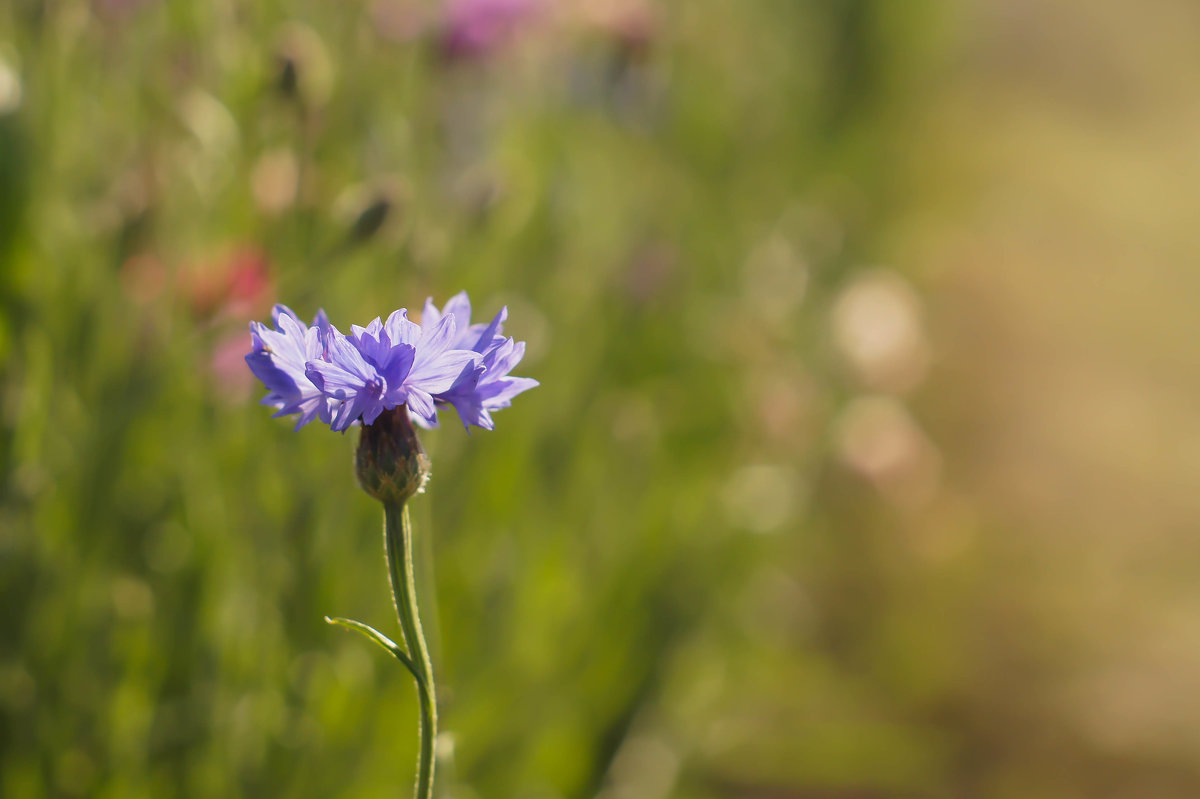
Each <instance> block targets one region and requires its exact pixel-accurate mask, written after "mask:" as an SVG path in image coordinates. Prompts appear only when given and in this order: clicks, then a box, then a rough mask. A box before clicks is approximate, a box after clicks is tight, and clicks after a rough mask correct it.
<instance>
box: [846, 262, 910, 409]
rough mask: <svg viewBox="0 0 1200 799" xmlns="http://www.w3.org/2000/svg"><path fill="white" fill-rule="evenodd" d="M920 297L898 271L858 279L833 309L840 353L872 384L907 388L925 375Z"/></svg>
mask: <svg viewBox="0 0 1200 799" xmlns="http://www.w3.org/2000/svg"><path fill="white" fill-rule="evenodd" d="M921 316H922V310H921V300H920V298H919V297H918V296H917V293H916V292H915V291H913V289H912V287H911V286H909V284H908V283H907V282H906V281H905V280H904V279H903V278H902V277H900V276H899V275H897V274H895V273H894V272H887V271H882V270H879V271H873V272H868V273H866V274H864V275H861V276H859V277H858V278H856V279H855V280H854V281H853V282H852V283H851V284H850V285H849V286H848V287H847V288H846V289H845V290H844V291H843V292H842V293H841V295H840V296H839V297H838V298H837V300H836V302H835V303H834V308H833V337H834V342H835V344H836V346H837V348H838V350H839V351H840V353H841V355H842V356H843V357H844V358H845V359H846V361H847V362H848V363H849V365H850V367H851V368H852V369H853V370H854V372H855V374H856V375H857V376H858V378H859V380H861V381H862V383H863V384H864V385H866V386H867V387H868V388H872V389H876V390H881V391H889V392H896V393H900V392H904V391H907V390H909V389H911V388H913V387H914V386H916V385H917V384H919V383H920V382H921V380H922V379H924V377H925V374H926V372H927V371H928V369H929V360H930V348H929V342H928V339H927V338H926V335H925V330H924V327H923V325H922V320H921Z"/></svg>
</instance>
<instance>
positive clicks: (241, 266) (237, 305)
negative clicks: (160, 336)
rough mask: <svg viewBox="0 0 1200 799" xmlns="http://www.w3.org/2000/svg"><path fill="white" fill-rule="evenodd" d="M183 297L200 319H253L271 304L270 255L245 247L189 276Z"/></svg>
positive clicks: (184, 282)
mask: <svg viewBox="0 0 1200 799" xmlns="http://www.w3.org/2000/svg"><path fill="white" fill-rule="evenodd" d="M182 294H183V296H184V299H185V300H186V301H187V303H188V305H190V306H191V309H192V313H193V314H194V315H195V316H196V317H198V318H210V317H217V316H226V317H234V318H238V319H250V318H251V317H253V316H255V315H256V314H257V313H258V312H259V311H260V310H262V309H264V308H266V307H267V306H269V305H270V303H271V297H272V282H271V268H270V263H269V261H268V260H267V255H266V253H264V252H263V251H262V250H260V249H258V248H257V247H254V246H243V247H241V248H239V249H237V250H235V251H234V252H233V253H232V254H231V255H229V256H227V257H224V258H221V259H218V260H217V261H215V262H210V263H206V264H203V265H202V266H200V267H199V268H196V269H194V270H192V271H191V272H190V273H188V274H185V276H184V280H183V284H182Z"/></svg>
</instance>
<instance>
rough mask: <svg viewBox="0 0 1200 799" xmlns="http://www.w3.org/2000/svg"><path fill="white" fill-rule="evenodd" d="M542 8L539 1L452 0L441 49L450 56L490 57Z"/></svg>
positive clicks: (448, 8)
mask: <svg viewBox="0 0 1200 799" xmlns="http://www.w3.org/2000/svg"><path fill="white" fill-rule="evenodd" d="M540 11H541V4H540V3H538V2H537V0H449V2H448V3H447V4H446V11H445V17H444V22H443V25H444V27H443V29H442V52H443V54H444V55H445V56H446V57H447V58H450V59H470V58H479V57H484V56H487V55H489V54H491V53H493V52H495V51H496V50H497V49H498V48H500V47H502V46H503V45H504V44H506V43H507V42H508V40H509V39H511V38H512V36H513V34H514V33H516V32H517V31H518V30H519V29H520V28H521V27H523V26H526V25H528V24H529V23H531V22H532V21H533V20H534V19H535V18H536V17H537V16H538V15H539V12H540Z"/></svg>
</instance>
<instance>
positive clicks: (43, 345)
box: [0, 0, 1103, 799]
mask: <svg viewBox="0 0 1200 799" xmlns="http://www.w3.org/2000/svg"><path fill="white" fill-rule="evenodd" d="M597 9H601V10H602V11H603V13H600V12H598V11H597ZM439 15H440V10H439V8H438V7H436V6H434V5H422V4H419V3H410V2H405V1H404V0H378V1H377V2H373V3H366V2H343V3H316V2H299V3H290V4H285V3H277V2H265V3H245V4H235V3H224V2H217V3H208V2H195V1H194V0H187V1H186V2H183V1H180V2H155V1H154V0H97V2H95V3H91V4H89V3H84V2H52V3H42V2H23V1H22V0H14V1H13V2H10V3H8V4H6V5H3V6H0V66H3V70H4V72H5V74H6V75H7V76H8V78H10V79H12V80H18V81H19V84H18V88H19V98H18V101H16V102H13V103H11V104H10V106H9V107H4V110H3V111H0V381H2V385H0V391H2V396H0V400H2V402H0V487H2V493H0V552H2V555H0V602H2V607H3V609H4V611H5V616H6V623H5V624H4V625H3V627H2V628H0V795H3V796H8V797H26V796H89V797H114V798H115V797H122V798H124V797H162V796H181V797H182V796H197V797H209V796H212V797H216V796H221V797H225V796H286V797H310V796H311V797H330V796H336V797H348V798H353V797H383V796H396V795H406V793H407V791H408V790H409V787H408V786H409V785H410V784H411V776H412V770H413V764H414V759H415V747H416V734H415V732H416V700H415V695H414V691H413V688H412V685H411V680H410V679H409V678H408V676H407V675H406V674H405V673H404V671H403V669H400V668H399V667H397V666H396V664H394V663H391V662H388V660H387V658H386V657H385V656H383V655H382V654H381V653H380V652H378V651H377V650H376V649H375V648H373V647H370V646H368V645H367V644H366V643H365V642H364V641H362V640H360V639H359V638H358V637H356V636H350V635H347V634H345V633H343V632H341V631H339V630H336V629H334V628H331V627H328V626H326V625H325V624H324V623H323V621H322V617H323V615H325V614H336V615H343V616H350V617H354V618H360V619H363V620H364V621H367V622H369V623H372V624H375V625H376V626H378V627H379V628H380V629H382V630H385V631H387V630H390V629H391V627H390V624H389V619H390V607H389V599H388V596H389V595H388V589H387V585H386V575H385V569H384V564H383V560H382V542H381V535H380V525H381V519H380V515H381V514H380V512H379V508H378V507H377V506H376V505H375V504H374V503H373V502H372V501H371V500H369V499H368V498H367V497H366V496H365V495H364V494H362V493H361V492H360V491H359V490H358V488H357V487H356V486H355V484H354V478H353V473H352V468H351V462H352V452H353V447H354V443H355V437H356V436H355V434H353V433H351V434H349V435H346V436H344V437H342V436H337V435H333V434H330V433H329V432H328V431H324V430H322V429H320V428H319V427H318V426H312V427H310V428H306V429H304V430H302V431H301V432H299V433H298V434H294V433H292V432H291V431H290V425H288V424H287V423H286V422H282V421H276V420H271V419H270V418H269V414H268V413H267V411H266V409H264V408H262V407H259V406H258V405H257V404H256V400H257V398H258V395H259V388H258V387H255V386H253V385H252V384H251V382H250V379H249V377H250V376H249V374H248V372H247V370H246V369H245V368H244V365H243V364H242V363H241V360H240V358H241V355H242V354H243V353H244V352H245V351H246V349H247V347H248V334H247V333H246V324H247V321H248V320H249V319H251V318H259V319H263V318H266V316H267V314H268V312H269V307H270V304H271V303H272V302H284V303H286V304H288V305H289V306H291V307H293V308H294V309H296V310H297V311H298V312H299V313H300V314H301V316H305V317H309V316H311V315H312V314H313V313H314V312H315V311H316V309H317V308H318V307H324V308H325V309H326V310H327V311H328V312H329V314H330V316H331V317H332V318H333V320H334V321H335V323H337V324H339V325H340V326H341V327H343V328H345V327H347V326H348V325H349V323H351V322H357V323H365V322H366V321H367V320H369V319H370V318H372V317H374V316H376V315H378V314H386V313H387V312H388V311H390V310H392V309H393V308H395V307H398V306H402V305H407V306H409V307H412V308H419V307H420V304H421V302H422V301H423V300H424V298H425V297H426V296H427V295H433V296H434V297H435V298H437V299H438V300H439V301H441V300H444V299H445V298H446V297H448V296H449V295H450V294H452V293H454V292H456V291H458V290H460V289H463V288H466V289H467V290H469V291H470V293H471V296H472V298H473V300H474V301H475V304H476V308H478V309H479V311H480V312H481V313H483V314H489V315H490V314H491V313H494V311H495V310H496V309H497V308H498V307H499V306H500V305H501V304H505V303H507V304H508V305H509V307H510V319H511V323H510V325H509V328H508V331H509V332H510V333H511V334H512V335H515V336H516V337H517V338H523V339H527V340H528V341H529V355H528V357H527V359H526V362H525V363H524V364H523V365H522V368H521V369H519V370H518V373H519V374H523V375H529V376H533V377H536V378H538V379H539V380H540V381H541V382H542V386H541V387H540V388H538V389H536V390H535V391H532V392H530V393H529V394H527V395H525V396H522V397H521V398H520V399H519V400H518V401H517V403H516V404H515V406H514V407H513V408H512V409H510V410H506V411H504V412H503V413H501V414H500V415H499V416H498V418H497V430H496V431H495V432H493V433H479V432H473V433H471V434H470V435H468V434H466V433H464V432H463V430H461V429H460V428H459V426H458V424H457V420H455V419H454V417H453V414H449V415H448V417H447V419H446V421H445V423H444V425H443V428H442V429H440V430H438V431H434V432H431V433H428V434H425V436H424V440H425V444H426V447H427V449H429V451H430V454H431V456H432V458H433V464H434V477H433V480H432V483H431V486H430V490H429V493H428V495H427V496H425V497H422V498H418V499H417V500H416V501H415V503H414V514H415V523H416V527H417V535H418V538H419V539H420V541H421V545H422V546H424V547H425V548H426V550H427V551H426V553H425V557H426V560H427V562H430V563H432V564H433V567H432V569H431V570H430V571H429V572H428V573H427V574H426V575H425V577H424V579H425V585H424V586H423V589H424V595H425V597H426V599H425V606H426V610H425V613H426V615H427V616H429V617H430V622H431V623H430V625H429V626H430V627H433V628H434V629H435V632H434V637H435V642H434V659H435V664H436V667H437V669H438V671H439V673H440V680H441V688H440V692H441V697H442V699H443V702H444V706H443V725H444V729H445V730H446V732H447V734H446V736H445V737H444V738H443V739H442V742H441V744H442V745H441V751H442V763H441V766H440V769H441V772H440V780H441V785H440V788H439V790H440V792H441V794H442V795H443V796H446V797H464V798H469V797H530V798H532V799H536V798H538V797H543V798H544V799H552V798H553V797H572V798H575V797H579V798H582V797H593V796H604V797H606V798H607V799H618V798H620V799H624V798H628V799H633V798H634V797H639V798H642V797H645V798H647V799H653V798H654V797H665V796H677V797H689V798H691V799H706V798H708V797H722V796H740V797H764V798H765V797H908V796H947V797H949V796H1033V795H1034V794H1033V793H1030V792H1028V790H1027V789H1028V786H1029V785H1030V784H1037V785H1044V786H1050V787H1049V788H1046V789H1045V790H1044V792H1043V793H1041V794H1038V795H1042V796H1074V795H1081V796H1082V795H1089V794H1087V793H1079V794H1074V793H1066V792H1061V791H1060V792H1056V789H1055V788H1054V786H1055V785H1056V784H1057V783H1055V782H1054V780H1053V779H1049V778H1048V779H1047V780H1045V781H1042V780H1041V779H1040V778H1039V777H1038V776H1037V774H1035V775H1034V776H1033V777H1028V776H1025V777H1020V778H1012V779H1011V780H1010V779H1009V777H1008V776H1006V773H1005V772H1004V770H1003V769H1004V767H1005V763H1006V762H1007V761H1006V760H1005V757H1004V756H1003V754H997V753H998V752H1000V753H1002V752H1003V751H1005V749H1006V747H1012V746H1014V745H1015V744H1014V743H1013V742H1014V741H1018V740H1020V739H1021V738H1022V737H1023V736H1024V735H1025V734H1026V733H1025V731H1023V730H1022V729H1021V726H1020V719H1019V718H1018V717H1014V721H1013V723H1012V724H1008V725H1006V724H1005V723H1004V722H1003V721H1001V722H1000V723H998V724H995V723H993V721H994V720H995V719H998V718H999V719H1004V718H1005V716H1004V713H1005V707H1006V702H1007V697H1008V696H1010V695H1011V694H1012V693H1014V692H1016V691H1019V690H1020V685H1019V682H1018V678H1016V677H1011V676H1010V674H1009V667H1010V666H1012V664H1010V663H1007V662H1005V661H1003V660H1002V659H1001V660H996V659H995V658H994V657H993V656H994V654H995V651H996V649H997V648H1001V649H1002V648H1003V641H1002V640H1001V641H1000V643H998V644H996V645H995V647H992V646H989V641H990V640H993V638H994V636H996V635H997V634H998V633H997V630H999V635H1000V636H1001V639H1002V637H1003V633H1004V630H1005V629H1007V628H1006V627H1005V620H1006V619H1007V618H1008V616H1007V615H1006V609H1005V607H1003V606H1002V605H1003V603H1002V602H1001V603H1000V605H1001V606H999V607H993V606H992V603H993V602H996V601H997V597H996V595H994V594H991V593H988V591H987V590H986V589H983V588H980V587H979V586H978V584H977V583H976V582H975V581H974V575H975V574H976V570H977V569H978V567H979V563H980V562H981V561H982V560H985V559H986V558H987V557H989V553H988V552H986V551H983V552H980V551H974V550H961V549H956V548H955V544H954V541H955V540H956V539H955V538H954V533H953V531H954V530H958V529H960V528H962V527H964V526H966V527H970V526H971V525H972V524H975V522H974V521H973V518H972V517H971V515H970V513H969V512H967V511H962V509H961V508H960V506H958V505H955V504H954V503H953V502H949V503H945V504H942V505H938V506H937V507H938V508H939V509H940V510H939V511H938V512H937V513H934V514H930V515H926V516H925V517H923V519H922V520H921V522H920V525H917V524H916V523H914V522H912V521H911V518H910V517H906V516H904V514H903V513H900V515H899V516H900V521H896V516H895V515H896V514H897V513H898V511H897V510H896V507H897V505H896V504H895V502H898V503H899V506H900V507H904V506H905V502H906V501H907V500H906V497H907V496H908V494H909V493H915V494H920V493H921V491H922V490H923V489H922V488H921V487H920V486H917V487H916V488H913V487H912V486H911V485H909V484H908V483H906V482H905V481H904V480H905V479H907V478H905V476H904V475H901V478H902V479H901V480H900V482H899V483H898V484H894V485H893V484H892V483H890V482H888V481H889V480H890V479H891V478H890V477H889V476H888V474H883V477H882V478H881V479H882V480H883V487H884V488H885V489H887V490H886V491H884V494H887V491H891V492H892V494H891V496H892V500H894V501H895V502H893V501H891V500H888V499H887V498H886V497H884V498H881V497H880V496H879V492H878V491H876V490H875V487H872V485H870V482H871V481H870V480H864V479H862V477H861V476H855V475H854V474H853V469H846V468H845V467H844V464H840V463H839V461H838V459H839V457H840V456H839V454H838V453H839V451H841V450H839V447H841V448H842V449H846V450H847V451H848V452H849V456H848V458H849V461H850V463H851V465H853V463H854V462H855V452H857V450H856V449H855V446H854V442H855V441H857V440H858V439H856V438H854V436H853V435H851V436H850V437H849V439H847V436H846V434H845V424H844V422H845V418H846V417H845V416H844V414H843V411H844V409H845V408H846V406H847V405H848V404H851V403H852V402H853V400H854V398H855V396H856V395H857V393H858V392H859V391H860V390H861V389H862V386H860V385H858V384H857V383H855V380H854V379H853V378H852V377H851V376H850V374H849V373H848V371H847V369H846V368H845V365H844V364H843V363H842V362H841V361H839V360H838V358H837V357H835V352H834V351H835V349H836V347H835V346H834V343H833V342H831V334H830V332H829V331H830V323H831V318H834V317H836V314H837V310H836V308H837V298H838V297H840V296H842V292H843V290H844V289H845V287H846V285H847V284H848V283H849V282H850V281H851V280H852V279H854V278H855V276H856V275H858V273H859V270H860V269H861V267H862V266H863V265H864V264H873V263H876V262H880V261H886V260H888V258H889V256H890V254H891V252H892V250H891V249H890V247H892V246H893V245H894V243H895V240H896V237H897V236H898V235H899V231H898V229H897V227H896V219H897V218H898V217H899V216H900V215H901V214H902V213H903V212H904V211H905V209H907V208H908V207H909V206H910V205H911V204H912V202H913V200H912V197H913V195H914V194H915V193H917V192H919V191H921V180H922V175H921V174H919V170H918V166H917V165H916V164H915V163H914V161H913V159H912V158H911V156H910V155H909V153H910V152H911V150H912V148H913V146H914V143H915V141H916V139H917V137H918V136H919V135H920V133H921V128H920V127H919V126H918V125H916V124H914V119H917V118H919V117H920V115H921V113H922V110H923V109H924V107H925V106H924V104H925V103H926V102H927V101H928V92H927V91H926V89H927V86H928V83H929V81H930V80H931V79H932V78H931V76H932V75H933V74H934V73H935V72H936V71H937V70H938V69H939V68H940V67H941V66H942V64H943V60H944V58H945V57H946V53H947V52H948V48H949V43H948V37H949V34H948V30H949V27H950V26H949V20H950V14H949V11H948V8H947V7H944V6H943V4H942V3H940V2H937V1H936V0H922V2H917V3H905V4H890V3H886V2H882V0H874V1H871V0H844V1H843V2H835V3H816V2H793V3H778V2H769V1H768V0H756V1H754V2H740V3H718V2H715V0H692V1H691V2H671V3H663V4H661V5H655V6H642V5H641V4H638V3H609V4H601V5H596V6H590V5H589V4H585V3H581V4H560V5H559V6H556V7H555V10H554V12H553V13H550V12H546V13H542V14H530V15H529V16H528V17H526V18H524V19H523V20H522V21H520V22H519V24H517V25H516V26H515V28H514V30H511V31H509V32H508V35H507V36H504V37H501V38H500V39H498V40H497V41H496V42H495V43H494V45H493V46H492V47H491V49H489V50H487V51H486V52H480V53H475V54H473V55H472V54H462V53H458V54H456V53H454V52H451V51H449V50H448V49H447V48H446V47H444V46H442V44H441V43H442V42H444V36H445V34H444V31H443V30H442V29H441V27H439V26H440V25H441V22H440V20H441V19H442V17H441V16H439ZM3 77H4V75H0V78H3ZM5 85H6V84H4V81H3V80H0V107H3V98H4V97H5V94H4V91H3V88H4V86H5ZM10 88H11V87H10ZM897 279H899V278H897ZM886 285H889V286H890V285H891V284H886ZM905 285H906V284H905ZM889 290H890V289H889ZM905 290H906V291H911V290H910V289H905ZM889 296H890V295H889ZM902 296H908V295H906V294H902ZM868 382H869V381H868ZM900 382H901V383H903V380H901V381H900ZM868 388H872V387H871V386H868ZM874 388H875V389H878V390H879V391H880V392H881V393H882V394H886V395H888V396H892V395H896V396H899V395H901V394H903V393H904V391H905V390H907V389H903V390H902V389H895V390H893V388H892V387H890V386H889V385H888V381H887V379H884V381H883V385H882V387H879V386H875V387H874ZM889 403H890V404H889ZM900 403H901V400H899V399H896V400H894V401H893V400H887V401H886V403H885V404H883V405H860V406H856V407H858V408H859V410H861V411H862V413H861V414H859V415H857V416H853V418H855V419H866V420H867V421H868V422H870V423H874V422H875V421H879V420H882V421H879V424H881V425H883V426H884V427H885V428H886V431H892V430H895V429H899V430H900V431H901V435H902V436H903V434H905V433H904V431H905V430H907V428H905V427H904V426H903V424H900V425H899V427H897V426H896V425H892V426H890V427H889V426H888V425H889V424H891V422H893V421H895V420H896V419H897V418H900V419H901V421H903V418H904V417H903V416H899V417H898V416H897V415H896V414H899V413H902V411H900V410H896V409H897V408H900V407H901V405H900ZM888 414H892V415H890V416H889V415H888ZM835 420H842V422H843V424H842V426H841V427H839V426H838V424H835ZM870 423H868V424H865V426H862V425H860V426H859V427H854V429H855V430H858V429H859V428H860V427H862V428H863V429H866V430H868V432H869V431H870V430H873V429H874V428H872V427H871V424H870ZM839 431H841V432H839ZM886 431H885V432H886ZM847 440H849V441H850V443H849V444H846V441H847ZM889 440H890V439H889ZM903 440H904V441H908V439H903ZM868 449H869V448H868ZM843 454H844V453H843ZM864 457H865V459H866V460H865V465H864V466H863V467H862V469H860V471H863V470H865V472H866V473H868V476H869V475H870V474H873V472H872V468H873V467H872V465H871V464H872V463H873V461H872V460H871V454H870V451H868V453H867V454H866V455H865V456H864ZM860 460H861V459H860ZM884 467H887V464H886V463H885V464H884ZM884 472H886V468H884ZM876 476H877V477H878V476H879V475H876ZM918 477H919V475H918ZM918 482H919V481H918ZM960 511H961V512H960ZM904 519H910V520H909V521H904ZM918 526H919V527H920V528H921V529H920V530H917V529H915V528H917V527H918ZM947 542H949V543H947ZM434 597H436V601H434ZM981 614H983V615H981ZM983 617H986V618H988V619H991V620H992V621H993V622H995V623H994V624H991V625H980V619H981V618H983ZM434 619H436V623H434ZM1012 667H1013V669H1015V671H1014V672H1013V673H1014V674H1019V671H1020V664H1017V665H1015V666H1012ZM1089 763H1091V761H1089V760H1087V759H1086V758H1084V759H1083V760H1081V761H1077V762H1076V764H1075V765H1076V766H1077V767H1078V768H1080V769H1081V770H1086V767H1087V766H1088V764H1089ZM1081 764H1082V765H1081ZM1047 768H1048V769H1051V770H1052V768H1053V766H1052V765H1051V766H1047ZM1047 773H1050V771H1047ZM1098 774H1099V776H1098V777H1097V779H1102V777H1103V773H1102V772H1098ZM1083 784H1087V783H1086V781H1085V782H1084V783H1083ZM1064 790H1065V789H1064ZM1081 790H1082V789H1081Z"/></svg>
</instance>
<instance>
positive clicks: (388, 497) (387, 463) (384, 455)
mask: <svg viewBox="0 0 1200 799" xmlns="http://www.w3.org/2000/svg"><path fill="white" fill-rule="evenodd" d="M354 463H355V471H356V473H357V474H358V484H359V485H361V486H362V487H363V491H366V492H367V493H368V494H370V495H371V496H373V497H375V499H377V500H379V501H380V502H383V503H385V504H395V505H402V504H404V503H405V502H406V501H407V500H408V498H409V497H411V496H412V495H413V494H417V493H420V492H421V491H422V490H424V488H425V481H426V480H428V479H429V458H428V457H427V456H426V455H425V451H424V450H423V449H421V441H420V440H419V439H418V438H417V431H416V430H414V429H413V426H412V421H411V420H410V419H409V418H408V408H406V407H405V406H403V405H401V406H399V407H398V408H393V409H391V410H390V411H384V412H383V414H382V415H381V416H380V417H379V418H378V419H376V420H375V422H374V424H370V425H367V426H366V427H364V428H363V430H362V435H361V437H360V438H359V440H358V452H357V453H356V454H355V456H354Z"/></svg>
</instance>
